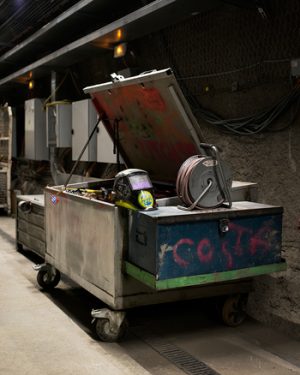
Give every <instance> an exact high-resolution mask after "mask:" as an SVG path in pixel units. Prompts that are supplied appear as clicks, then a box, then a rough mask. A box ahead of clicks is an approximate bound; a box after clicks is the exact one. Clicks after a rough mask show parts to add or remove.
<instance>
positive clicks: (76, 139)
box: [72, 99, 116, 163]
mask: <svg viewBox="0 0 300 375" xmlns="http://www.w3.org/2000/svg"><path fill="white" fill-rule="evenodd" d="M97 119H98V115H97V112H96V110H95V108H94V105H93V103H92V101H91V99H85V100H80V101H78V102H73V103H72V159H73V160H77V159H78V157H79V155H80V153H81V151H82V149H83V147H84V145H85V144H86V142H87V140H88V139H89V136H90V134H91V133H92V131H93V129H94V127H95V125H96V122H97ZM80 160H81V161H97V162H100V163H116V155H115V154H114V153H113V142H112V140H111V138H110V136H109V135H108V133H107V131H106V129H105V127H104V125H103V124H102V122H100V123H99V125H98V131H96V132H95V133H94V135H93V137H92V138H91V140H90V142H89V144H88V146H87V148H86V150H85V152H84V153H83V155H82V157H81V159H80Z"/></svg>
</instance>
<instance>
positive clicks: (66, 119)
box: [46, 102, 72, 148]
mask: <svg viewBox="0 0 300 375" xmlns="http://www.w3.org/2000/svg"><path fill="white" fill-rule="evenodd" d="M46 127H47V145H48V147H50V146H53V147H58V148H60V147H72V105H71V103H69V102H52V103H49V104H47V106H46Z"/></svg>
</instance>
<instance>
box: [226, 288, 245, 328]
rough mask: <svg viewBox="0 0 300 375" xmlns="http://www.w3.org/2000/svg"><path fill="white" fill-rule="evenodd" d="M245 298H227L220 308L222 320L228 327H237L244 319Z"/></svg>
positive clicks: (240, 296) (243, 296) (239, 296)
mask: <svg viewBox="0 0 300 375" xmlns="http://www.w3.org/2000/svg"><path fill="white" fill-rule="evenodd" d="M246 305H247V296H245V295H236V296H231V297H228V298H227V299H226V300H225V302H224V304H223V307H222V320H223V322H224V323H225V324H226V325H228V326H230V327H237V326H239V325H240V324H242V323H243V321H244V320H245V318H246Z"/></svg>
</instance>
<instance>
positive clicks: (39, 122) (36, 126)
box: [25, 98, 49, 160]
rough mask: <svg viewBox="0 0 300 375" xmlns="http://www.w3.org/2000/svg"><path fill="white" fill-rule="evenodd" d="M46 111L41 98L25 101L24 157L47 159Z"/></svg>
mask: <svg viewBox="0 0 300 375" xmlns="http://www.w3.org/2000/svg"><path fill="white" fill-rule="evenodd" d="M48 155H49V152H48V148H47V143H46V111H45V109H44V107H43V100H42V99H37V98H36V99H29V100H26V101H25V158H27V159H32V160H48V158H49V156H48Z"/></svg>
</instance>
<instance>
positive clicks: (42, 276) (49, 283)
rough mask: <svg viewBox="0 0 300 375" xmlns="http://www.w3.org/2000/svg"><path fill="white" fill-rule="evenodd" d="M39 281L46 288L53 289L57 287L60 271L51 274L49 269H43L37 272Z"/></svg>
mask: <svg viewBox="0 0 300 375" xmlns="http://www.w3.org/2000/svg"><path fill="white" fill-rule="evenodd" d="M36 279H37V282H38V284H39V286H40V287H41V288H43V289H44V290H51V289H53V288H55V287H56V285H57V284H58V283H59V281H60V272H59V271H58V270H56V272H55V273H54V274H51V273H50V272H49V271H48V270H45V269H41V270H39V272H38V274H37V277H36Z"/></svg>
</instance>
